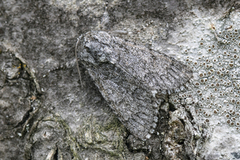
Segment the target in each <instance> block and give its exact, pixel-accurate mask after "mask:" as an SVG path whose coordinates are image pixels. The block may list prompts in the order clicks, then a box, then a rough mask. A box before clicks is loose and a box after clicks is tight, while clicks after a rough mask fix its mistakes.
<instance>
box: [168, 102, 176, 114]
mask: <svg viewBox="0 0 240 160" xmlns="http://www.w3.org/2000/svg"><path fill="white" fill-rule="evenodd" d="M175 110H176V109H175V107H174V105H173V104H172V103H169V111H172V112H174V111H175Z"/></svg>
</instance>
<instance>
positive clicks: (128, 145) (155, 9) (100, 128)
mask: <svg viewBox="0 0 240 160" xmlns="http://www.w3.org/2000/svg"><path fill="white" fill-rule="evenodd" d="M232 2H233V1H228V0H227V1H226V0H219V1H201V0H196V1H185V0H180V1H179V0H170V1H169V0H164V1H159V0H150V1H143V0H136V1H131V0H130V1H121V0H116V1H108V2H106V1H103V0H96V1H89V0H83V1H78V0H76V1H73V0H67V1H61V0H49V1H46V0H43V1H37V0H33V1H29V0H22V1H18V0H3V1H0V39H1V41H0V49H1V50H0V111H1V113H0V124H1V125H0V159H46V158H48V159H70V158H71V159H100V160H101V159H129V160H130V159H144V158H145V159H171V158H172V157H174V158H175V159H177V158H182V157H184V158H186V159H197V158H198V159H204V158H205V159H206V158H209V159H211V158H212V157H213V158H216V159H218V158H219V157H218V155H220V158H223V159H224V158H225V159H227V158H230V159H231V158H235V159H237V158H239V154H238V149H239V146H238V144H239V140H238V137H239V136H238V134H237V132H235V131H234V132H231V129H234V127H232V126H229V125H228V124H227V122H226V121H227V120H226V121H225V120H224V124H226V125H223V126H224V127H223V126H218V127H216V128H214V127H212V126H211V125H209V123H206V124H204V125H203V124H201V122H203V121H204V120H205V118H206V117H202V116H201V115H198V114H197V113H196V112H195V109H196V105H195V99H194V97H195V98H196V96H195V94H194V95H193V96H192V98H193V99H191V97H185V95H186V93H184V92H181V94H175V95H171V97H169V100H168V99H167V98H166V99H165V101H166V102H165V103H164V104H163V106H160V110H161V111H159V119H158V122H157V127H156V131H155V133H153V134H152V136H151V138H150V139H148V140H146V141H144V142H143V141H141V140H139V139H134V138H132V137H131V135H130V134H129V133H128V131H127V130H126V128H125V127H124V126H123V125H122V124H121V123H120V122H119V121H118V119H117V116H115V114H113V110H112V109H111V108H110V107H109V106H108V104H107V103H106V101H105V100H104V98H103V96H102V95H101V94H100V92H99V89H98V88H97V87H96V86H95V85H94V82H93V81H92V80H91V77H90V76H89V74H88V73H87V72H85V71H86V70H85V69H84V67H83V65H81V64H80V66H79V67H80V71H81V73H82V74H81V76H82V82H83V87H82V88H81V85H80V81H79V77H78V72H77V68H76V59H75V57H74V47H75V44H76V42H77V37H79V35H81V34H85V33H87V32H88V31H94V30H99V29H104V30H106V31H107V32H109V33H110V32H111V33H114V34H115V36H116V37H121V38H122V39H127V40H129V41H132V42H135V43H137V44H139V45H141V46H144V47H146V48H149V49H152V50H158V51H159V52H161V53H165V54H167V55H169V56H171V57H174V58H175V59H177V60H178V61H182V62H184V61H185V60H186V58H183V57H184V56H189V54H188V53H193V55H198V46H199V45H196V44H200V40H201V38H200V35H204V36H205V37H206V39H205V40H206V41H205V42H206V46H207V48H208V46H209V45H208V44H210V45H211V46H212V43H210V42H216V41H217V39H216V38H215V34H214V32H212V29H211V25H210V24H211V22H212V23H213V24H216V23H215V20H214V19H219V18H221V19H219V22H220V23H222V22H224V21H225V20H226V19H232V21H233V22H234V21H236V22H237V23H231V24H230V23H229V21H226V22H227V23H226V25H215V27H216V29H217V31H219V26H223V28H222V29H223V30H224V29H225V28H229V27H230V25H232V24H234V25H235V24H238V18H237V17H239V15H238V10H237V9H238V6H239V5H238V3H232ZM230 7H231V8H230ZM229 8H230V9H229ZM228 9H229V10H228ZM226 11H227V12H226ZM210 21H211V22H210ZM234 25H233V28H234V27H235V26H234ZM229 29H230V30H231V28H229ZM209 30H211V32H210V31H209ZM220 30H221V29H220ZM233 31H234V30H233ZM194 46H195V48H194ZM196 46H197V47H196ZM192 47H193V48H192ZM202 49H203V50H206V48H202ZM185 51H187V52H185ZM186 65H189V64H188V63H186ZM190 67H191V66H190ZM197 72H198V71H197V70H194V73H197ZM199 72H200V71H199ZM206 84H207V83H206ZM201 86H204V85H203V84H201ZM190 87H191V86H190ZM189 89H191V88H189ZM193 89H194V88H193ZM190 92H191V93H192V92H193V90H190ZM194 93H195V92H194ZM172 96H173V98H172ZM185 98H186V101H185ZM175 101H176V102H177V104H176V103H175ZM179 101H180V102H181V103H179ZM193 102H194V103H193ZM202 102H204V103H205V101H202ZM186 104H187V105H186ZM224 106H225V107H226V106H227V105H224ZM197 107H199V106H197ZM197 109H199V108H197ZM170 115H171V116H170ZM223 117H224V115H223ZM201 118H202V119H201ZM224 118H227V117H224ZM230 118H231V120H233V116H232V115H231V116H230ZM209 120H210V118H209ZM213 120H214V118H211V121H210V123H212V122H213ZM199 122H200V124H199ZM175 124H178V125H175ZM178 126H179V127H178ZM212 128H214V129H213V130H212ZM184 134H185V135H184ZM211 135H212V136H211ZM134 141H135V142H136V143H133V142H134ZM206 142H207V143H206ZM134 146H136V147H135V148H134ZM211 147H212V148H211ZM173 155H174V156H173Z"/></svg>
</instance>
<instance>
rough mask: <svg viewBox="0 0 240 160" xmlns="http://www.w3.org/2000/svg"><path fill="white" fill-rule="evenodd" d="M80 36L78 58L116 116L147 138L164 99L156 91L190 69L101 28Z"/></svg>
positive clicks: (174, 84)
mask: <svg viewBox="0 0 240 160" xmlns="http://www.w3.org/2000/svg"><path fill="white" fill-rule="evenodd" d="M79 40H80V43H78V50H77V53H78V56H79V58H80V62H81V63H82V64H83V65H84V67H85V68H86V70H87V71H88V73H89V74H90V76H91V77H92V79H93V81H94V83H95V85H96V86H97V87H98V89H99V91H100V92H101V94H102V96H103V97H104V99H105V100H106V101H107V102H108V104H109V106H110V107H111V108H112V110H113V111H114V113H115V114H116V115H117V117H118V119H119V120H120V121H121V122H122V123H123V125H124V126H125V127H126V128H127V129H128V130H129V131H130V133H131V134H133V135H134V136H135V137H137V138H139V139H141V140H143V141H145V140H146V139H149V138H150V137H151V134H153V133H154V132H155V128H156V126H157V122H158V115H159V107H160V105H161V102H163V99H162V98H159V96H158V95H167V94H170V93H172V92H174V91H175V89H179V88H180V87H181V86H183V85H184V84H185V83H187V82H188V81H189V80H190V79H191V78H192V76H193V73H192V71H191V70H190V69H189V68H188V67H187V66H186V65H184V64H182V63H181V62H179V61H177V60H175V59H174V58H172V57H169V56H167V55H165V54H163V53H159V52H157V51H153V50H149V49H148V48H146V47H144V46H140V45H135V44H134V43H132V42H129V41H126V40H123V39H121V38H118V37H115V36H112V35H110V34H108V33H107V32H104V31H95V32H88V33H86V34H85V35H83V36H81V38H80V39H79ZM160 97H161V96H160Z"/></svg>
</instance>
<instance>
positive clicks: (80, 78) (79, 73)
mask: <svg viewBox="0 0 240 160" xmlns="http://www.w3.org/2000/svg"><path fill="white" fill-rule="evenodd" d="M81 38H82V36H80V37H79V38H77V43H76V46H75V58H76V64H77V70H78V75H79V80H80V85H81V88H83V84H82V76H81V71H80V69H79V65H78V58H77V46H78V43H79V40H80V39H81Z"/></svg>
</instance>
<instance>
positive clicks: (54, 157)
mask: <svg viewBox="0 0 240 160" xmlns="http://www.w3.org/2000/svg"><path fill="white" fill-rule="evenodd" d="M53 159H54V160H58V147H57V148H56V152H55V154H54V156H53Z"/></svg>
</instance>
